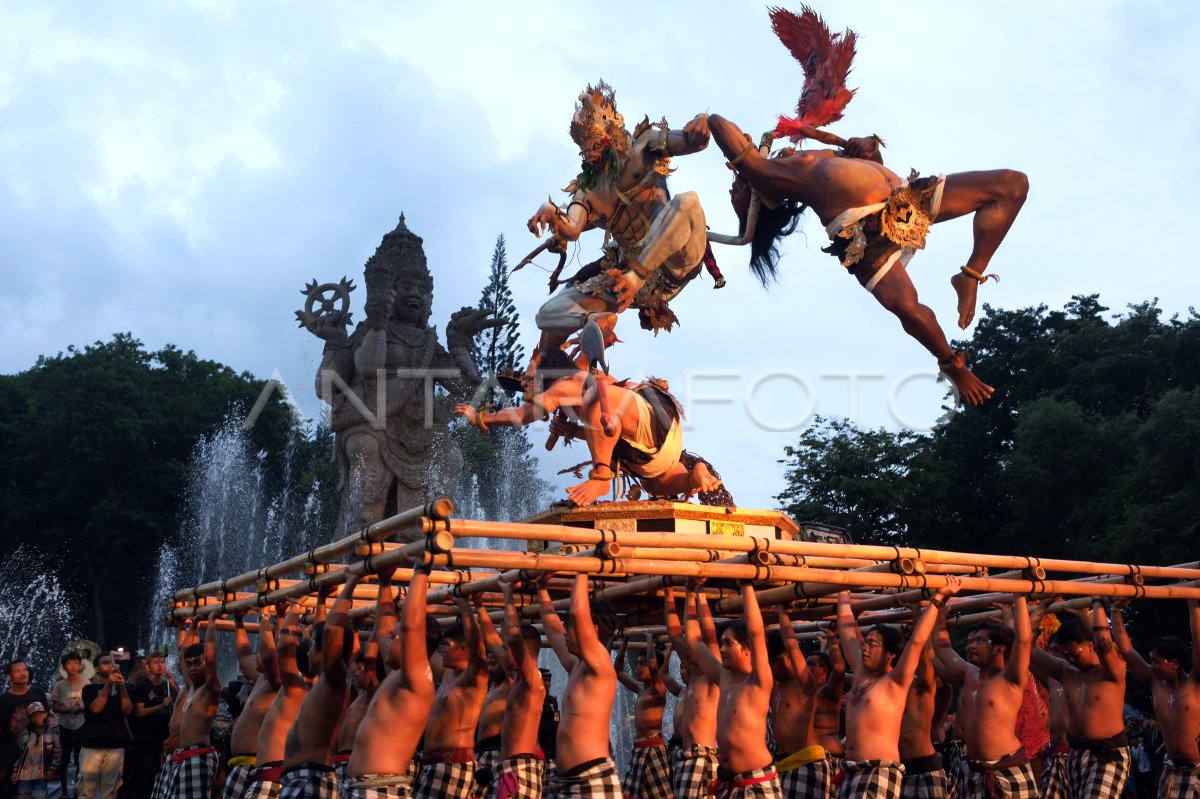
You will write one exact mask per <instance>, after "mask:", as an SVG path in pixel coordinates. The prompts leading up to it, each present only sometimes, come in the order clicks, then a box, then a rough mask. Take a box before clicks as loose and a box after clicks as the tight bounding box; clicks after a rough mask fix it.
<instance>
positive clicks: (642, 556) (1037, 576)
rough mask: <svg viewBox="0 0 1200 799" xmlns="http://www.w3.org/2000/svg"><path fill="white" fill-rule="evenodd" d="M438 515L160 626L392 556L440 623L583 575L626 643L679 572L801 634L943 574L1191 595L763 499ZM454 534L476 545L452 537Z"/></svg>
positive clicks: (1145, 575) (1199, 585)
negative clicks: (781, 610)
mask: <svg viewBox="0 0 1200 799" xmlns="http://www.w3.org/2000/svg"><path fill="white" fill-rule="evenodd" d="M453 514H454V505H453V503H452V502H451V501H450V500H448V499H439V500H436V501H434V502H431V503H429V504H428V505H426V506H423V507H420V508H412V509H410V510H407V511H404V512H402V513H399V514H397V515H395V516H393V517H391V518H388V519H385V520H383V521H381V522H378V523H376V524H373V525H371V526H370V527H367V528H365V529H363V530H361V531H359V532H358V533H356V534H354V535H351V536H348V537H346V538H343V539H341V540H339V541H334V542H332V543H330V544H327V545H325V546H322V547H317V548H314V549H312V550H310V551H308V552H305V553H301V554H298V555H296V556H294V557H292V558H289V559H287V560H285V561H282V562H280V563H276V564H272V565H270V566H266V567H263V568H261V569H258V570H256V571H251V572H246V573H245V574H240V575H236V576H232V577H228V578H226V579H224V580H220V581H215V582H210V583H205V584H203V585H198V586H193V587H190V588H184V589H181V590H179V591H176V592H175V594H174V598H173V600H172V605H171V607H170V608H169V609H168V616H167V620H168V623H169V624H172V625H177V624H179V623H180V622H182V621H184V620H187V619H189V618H193V617H195V618H197V619H208V620H215V622H216V623H217V624H218V626H219V627H222V628H223V627H227V626H229V627H231V626H232V621H230V620H228V618H227V617H229V616H231V615H232V614H234V613H246V614H248V615H249V617H250V624H249V625H248V627H249V628H250V629H254V626H255V624H256V621H257V620H258V619H261V618H263V617H265V616H269V615H270V614H272V613H274V612H276V606H277V605H278V604H279V603H280V602H283V601H285V600H291V601H296V602H301V603H302V604H304V605H306V606H308V607H310V608H314V609H315V607H316V604H317V601H318V600H317V596H318V592H319V591H320V590H321V589H322V588H325V589H330V588H333V587H334V586H337V585H339V584H341V583H342V582H344V581H345V579H346V576H347V575H348V574H355V575H359V576H365V577H366V579H364V580H363V581H361V582H360V583H359V585H358V586H357V587H356V588H355V591H354V609H353V610H352V612H351V614H352V616H354V617H357V618H363V617H368V616H370V615H371V613H372V612H373V610H374V605H375V597H376V584H375V583H373V582H372V581H371V580H370V579H369V578H370V575H371V574H373V573H374V572H375V571H376V570H378V569H381V568H385V567H393V566H395V567H398V568H397V571H396V573H395V575H394V577H393V581H394V582H396V583H398V584H400V585H401V586H403V584H404V583H406V582H408V581H409V580H411V578H412V573H413V572H412V568H413V566H416V565H422V566H431V567H432V568H433V571H432V573H431V575H430V580H429V583H430V585H429V589H428V591H429V593H428V600H429V613H430V615H431V617H432V618H435V619H438V620H445V621H446V622H447V623H448V622H450V621H452V620H453V619H454V618H455V617H456V614H457V608H456V607H455V606H454V604H453V602H454V599H455V597H458V596H468V597H473V598H475V599H476V600H477V601H480V602H482V604H483V605H484V606H485V607H490V608H494V609H495V611H494V615H495V616H496V617H497V618H499V615H500V608H501V607H502V604H503V603H502V597H501V587H500V586H501V583H502V582H503V583H510V584H514V585H516V586H517V592H516V599H517V603H518V605H519V607H518V612H519V613H521V614H523V616H525V617H526V618H529V619H533V620H536V619H537V618H538V608H537V603H536V600H535V599H534V598H533V595H532V594H531V593H530V592H527V591H525V590H524V589H523V585H524V584H526V583H528V582H530V581H531V580H532V579H533V578H535V577H538V576H539V575H541V574H542V573H544V572H553V573H555V575H556V577H555V578H552V579H551V581H550V583H549V586H548V588H549V590H550V593H551V596H552V597H553V598H554V605H555V607H556V608H558V609H560V610H561V609H565V608H566V607H567V604H568V592H569V590H570V587H571V584H572V580H571V579H569V578H571V577H574V575H576V574H579V573H584V574H587V575H589V576H590V577H591V579H592V580H593V581H594V582H593V583H592V585H593V594H594V595H595V596H596V597H597V598H599V599H605V600H607V601H608V602H609V603H610V604H611V605H612V606H613V608H614V609H615V611H616V612H617V614H618V617H619V622H620V626H619V629H620V630H623V631H624V632H625V634H626V635H627V636H630V637H634V636H636V637H638V638H639V639H641V638H644V636H645V635H646V634H647V633H651V634H665V629H663V628H662V627H661V625H662V624H663V613H662V608H663V602H662V591H663V588H664V586H682V585H684V584H685V583H687V582H688V581H689V580H695V579H701V580H703V583H702V586H701V588H700V590H701V591H703V592H704V593H705V594H706V596H707V597H708V599H709V603H710V605H711V606H712V608H713V612H714V614H715V615H717V616H724V617H732V616H737V615H738V614H740V612H741V605H742V599H741V594H740V591H739V585H740V584H741V583H742V582H744V581H750V582H751V583H752V584H753V586H754V588H755V592H756V594H757V596H758V599H759V603H760V605H785V606H788V607H790V608H791V609H792V613H793V618H794V619H799V621H796V622H794V626H795V629H796V631H797V634H798V635H800V636H801V637H817V636H820V635H821V634H822V633H821V630H822V629H823V628H827V627H828V626H829V623H830V622H831V620H832V619H833V617H834V611H835V600H836V596H837V594H838V592H839V591H842V590H849V591H850V592H851V598H852V604H853V606H854V608H855V610H856V612H857V613H859V614H860V615H861V618H862V619H864V620H869V621H870V622H903V621H905V620H907V619H909V618H910V617H911V615H912V612H913V611H912V608H911V607H910V604H911V603H912V602H914V601H915V600H920V599H921V598H922V597H923V596H925V595H926V594H927V592H931V591H933V590H936V589H937V588H938V587H939V586H941V585H943V584H944V583H945V580H946V576H947V575H956V576H957V577H959V578H960V579H961V580H962V589H963V590H962V592H961V593H960V594H959V595H958V596H956V597H955V598H953V599H952V600H951V601H950V603H949V605H948V608H947V613H948V620H949V623H950V624H951V625H954V624H963V623H974V622H977V621H979V620H981V619H983V618H986V617H987V616H989V615H990V614H995V613H998V611H996V610H994V609H993V607H992V606H993V604H994V603H995V601H996V599H997V598H998V595H1006V594H1025V595H1029V596H1030V597H1032V598H1035V599H1039V598H1043V597H1061V598H1062V602H1061V603H1060V604H1059V605H1056V606H1055V607H1061V606H1062V605H1066V606H1079V605H1086V604H1087V603H1088V602H1089V601H1090V600H1089V598H1090V597H1092V596H1101V597H1108V598H1113V599H1117V598H1129V599H1142V598H1151V599H1200V562H1191V563H1183V564H1178V565H1174V566H1150V565H1137V564H1124V563H1097V562H1093V561H1077V560H1067V559H1061V558H1039V557H1037V556H1034V555H988V554H978V553H968V552H954V551H944V550H930V549H923V548H915V547H892V546H873V545H865V544H852V543H845V542H839V541H837V540H836V536H830V535H824V534H822V533H821V532H818V533H817V534H816V536H815V537H816V538H820V539H822V540H806V539H811V538H813V537H814V536H813V535H811V534H809V533H808V532H807V531H806V530H805V529H804V528H802V526H801V525H799V524H797V523H796V522H795V521H794V520H793V519H791V518H790V517H788V516H787V515H786V514H784V513H781V512H778V511H759V510H748V509H740V508H739V509H725V508H715V507H709V506H703V505H693V504H690V503H677V502H666V501H649V502H608V503H600V504H597V505H592V506H588V507H582V508H579V507H570V508H551V509H550V510H547V511H545V512H543V513H540V514H538V515H536V516H533V517H531V518H529V519H525V520H523V521H520V522H482V521H473V520H469V519H456V518H453ZM467 538H471V539H486V540H487V541H488V542H490V543H491V544H492V546H491V547H489V548H476V547H464V546H461V543H462V541H463V539H467ZM414 539H415V540H414ZM398 541H404V542H407V543H398ZM330 601H331V600H330ZM906 603H908V604H906ZM772 615H773V614H772ZM253 617H258V618H257V619H255V618H253Z"/></svg>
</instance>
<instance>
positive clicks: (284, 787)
mask: <svg viewBox="0 0 1200 799" xmlns="http://www.w3.org/2000/svg"><path fill="white" fill-rule="evenodd" d="M356 585H358V577H356V576H355V575H353V574H347V575H346V582H345V583H343V584H342V590H341V593H339V594H338V597H337V599H336V600H335V601H334V603H333V607H332V608H330V609H329V615H328V616H327V617H326V618H325V630H324V632H323V633H322V635H321V662H320V664H319V668H320V676H319V677H318V678H317V681H316V684H314V685H313V687H312V688H311V689H310V690H309V691H308V695H307V696H305V697H304V701H303V702H301V704H300V711H299V712H298V713H297V714H296V720H295V721H294V722H292V726H291V728H290V729H289V730H288V734H287V740H286V741H285V742H284V747H283V773H282V776H281V779H280V781H279V782H280V787H279V796H280V799H337V794H338V786H337V779H336V778H335V777H334V773H333V765H332V764H331V763H330V759H331V758H332V755H333V744H334V741H335V740H337V736H338V729H339V728H340V727H341V723H342V716H343V715H344V714H345V712H346V704H347V703H348V702H349V700H350V685H349V681H348V680H347V676H348V673H349V669H348V667H347V661H348V660H349V657H350V653H351V652H352V651H353V649H354V646H353V644H352V642H351V641H350V638H351V636H353V635H354V634H355V633H354V628H353V627H352V626H351V625H350V607H351V606H352V605H353V600H354V587H355V586H356Z"/></svg>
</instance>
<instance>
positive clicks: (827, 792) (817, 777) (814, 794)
mask: <svg viewBox="0 0 1200 799" xmlns="http://www.w3.org/2000/svg"><path fill="white" fill-rule="evenodd" d="M829 771H830V769H829V761H828V760H826V759H825V758H821V759H820V760H815V761H813V762H812V763H808V764H806V765H803V766H800V767H799V768H794V769H791V770H790V771H781V772H779V789H780V790H781V791H782V792H783V798H784V799H833V786H832V785H831V784H830V782H829Z"/></svg>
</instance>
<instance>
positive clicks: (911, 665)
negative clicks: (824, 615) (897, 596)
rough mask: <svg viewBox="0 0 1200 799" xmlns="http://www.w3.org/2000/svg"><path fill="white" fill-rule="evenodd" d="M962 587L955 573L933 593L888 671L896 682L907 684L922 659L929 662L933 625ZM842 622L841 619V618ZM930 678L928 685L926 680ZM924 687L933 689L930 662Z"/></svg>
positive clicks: (924, 676)
mask: <svg viewBox="0 0 1200 799" xmlns="http://www.w3.org/2000/svg"><path fill="white" fill-rule="evenodd" d="M961 588H962V580H960V579H959V578H958V577H955V576H954V575H953V574H948V575H946V584H945V585H943V586H942V587H941V588H939V589H938V590H937V591H936V592H935V593H934V595H933V599H931V600H930V601H929V607H927V608H925V610H923V611H922V612H921V615H920V616H919V617H917V621H916V624H914V625H913V629H912V635H910V636H909V638H908V643H907V644H906V645H905V647H904V650H903V651H902V652H901V653H900V657H899V658H897V659H896V666H895V668H893V669H892V670H891V671H889V672H888V677H889V678H891V679H893V680H895V681H896V682H898V683H900V684H902V685H907V684H909V680H911V679H912V678H913V676H914V675H915V674H916V672H917V667H918V666H919V665H921V663H922V661H926V662H927V658H928V656H927V655H926V653H925V643H926V642H927V641H928V640H929V636H930V634H931V633H932V632H933V626H934V624H935V623H936V621H937V618H938V615H939V614H940V613H941V612H942V608H944V607H945V606H946V600H947V599H949V598H950V597H952V596H954V595H955V594H957V593H958V592H959V590H960V589H961ZM839 623H840V619H839ZM926 678H928V685H926V683H925V682H924V680H925V679H926ZM921 679H922V683H921V685H922V687H924V688H926V689H927V690H933V666H932V665H931V664H930V665H929V666H928V669H925V670H923V673H922V675H921Z"/></svg>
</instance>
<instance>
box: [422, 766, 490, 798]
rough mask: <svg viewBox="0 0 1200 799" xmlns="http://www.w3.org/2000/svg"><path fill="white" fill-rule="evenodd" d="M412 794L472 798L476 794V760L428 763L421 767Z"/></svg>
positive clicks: (424, 796)
mask: <svg viewBox="0 0 1200 799" xmlns="http://www.w3.org/2000/svg"><path fill="white" fill-rule="evenodd" d="M412 795H413V799H472V797H473V796H474V795H475V761H474V760H472V761H469V762H467V763H443V762H441V761H435V762H433V763H426V764H425V765H423V766H422V767H421V774H420V776H419V777H417V782H416V785H415V786H414V787H413V794H412Z"/></svg>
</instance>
